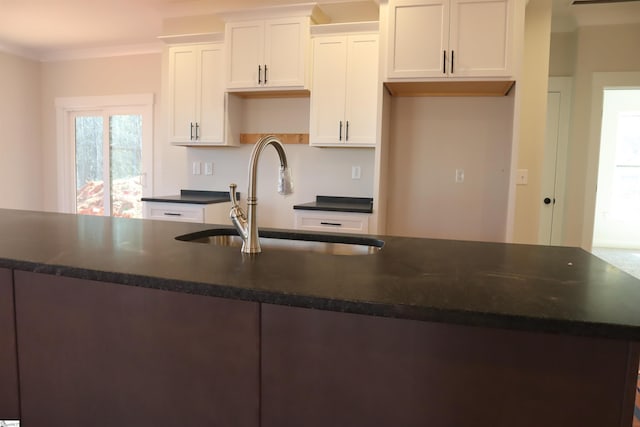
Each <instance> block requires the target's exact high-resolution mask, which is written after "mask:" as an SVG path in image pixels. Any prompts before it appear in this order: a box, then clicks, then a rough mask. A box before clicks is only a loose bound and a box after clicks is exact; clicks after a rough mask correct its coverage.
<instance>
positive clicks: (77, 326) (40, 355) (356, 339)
mask: <svg viewBox="0 0 640 427" xmlns="http://www.w3.org/2000/svg"><path fill="white" fill-rule="evenodd" d="M212 227H214V226H212V225H207V224H191V223H174V222H165V221H151V220H132V219H120V218H101V217H89V216H76V215H67V214H54V213H41V212H28V211H13V210H0V271H1V272H2V275H0V279H1V280H2V282H0V285H3V286H1V287H0V291H2V290H4V291H3V292H4V293H3V294H0V295H2V296H5V295H7V294H8V295H9V296H8V297H7V298H8V299H10V300H11V301H12V302H14V304H12V307H11V308H10V309H11V310H15V326H13V324H9V326H7V325H5V324H3V326H0V328H2V329H1V330H0V340H2V339H3V337H5V336H6V337H8V338H6V339H5V342H9V343H10V342H11V340H12V335H11V334H12V333H13V334H14V337H13V339H14V341H15V342H16V343H17V346H14V350H11V348H12V347H7V348H9V349H10V351H15V354H16V355H17V363H15V366H14V367H13V372H14V374H15V375H14V377H15V378H14V379H17V380H18V381H17V382H18V383H19V384H18V385H16V381H3V382H0V387H5V389H4V390H0V396H4V395H12V393H13V395H16V394H17V395H19V398H20V399H19V404H18V405H17V407H16V405H15V404H14V405H13V406H14V407H13V408H9V409H5V410H6V411H7V412H6V415H5V414H2V413H0V419H3V418H11V417H14V416H15V414H18V415H19V416H20V417H21V418H22V420H23V422H24V425H25V426H27V427H29V426H40V425H61V424H64V425H78V426H82V425H92V426H102V425H104V426H107V425H109V426H111V425H114V424H118V423H124V424H126V425H135V426H147V425H148V426H152V425H154V426H155V425H161V424H162V425H172V424H176V425H177V424H182V425H207V426H208V425H220V426H232V425H238V426H258V425H261V426H287V425H291V426H300V425H304V426H316V425H317V426H326V425H348V426H356V425H363V426H365V425H366V426H370V425H399V426H400V425H401V426H413V425H416V426H417V425H429V426H541V425H545V426H563V427H566V426H580V427H585V426H630V425H631V419H632V414H633V400H634V398H635V394H634V391H635V379H636V375H637V370H638V358H639V347H638V345H637V343H638V341H640V310H638V309H637V307H638V306H639V304H640V281H638V280H637V279H634V278H633V277H631V276H629V275H627V274H625V273H624V272H622V271H620V270H618V269H616V268H615V267H612V266H610V265H608V264H607V263H605V262H604V261H602V260H600V259H598V258H596V257H594V256H592V255H590V254H589V253H587V252H585V251H582V250H581V249H577V248H565V247H541V246H530V245H513V244H500V243H480V242H463V241H448V240H436V239H412V238H400V237H392V236H383V237H380V238H381V239H382V240H384V241H385V245H384V247H383V249H382V250H381V251H379V252H378V253H375V254H372V255H360V256H335V255H326V254H317V253H310V252H291V251H284V250H271V251H267V250H265V251H264V252H263V253H261V254H259V255H254V256H249V255H243V254H241V253H240V252H239V250H238V249H237V248H229V247H221V246H215V245H209V244H202V243H194V242H184V241H178V240H176V239H175V237H176V236H179V235H184V234H188V233H194V232H197V231H200V230H204V229H207V228H212ZM12 328H13V329H12ZM0 342H2V341H0ZM15 347H17V348H15ZM14 359H15V358H13V359H12V358H7V360H8V362H4V363H5V366H4V367H3V366H0V373H3V372H5V371H7V372H8V374H6V375H7V378H9V377H11V371H12V369H11V367H12V366H11V363H13V362H12V360H14ZM3 361H4V359H2V358H0V362H3ZM7 367H8V368H7ZM3 375H5V374H3ZM3 393H4V394H3ZM0 409H2V405H0ZM11 411H13V412H11Z"/></svg>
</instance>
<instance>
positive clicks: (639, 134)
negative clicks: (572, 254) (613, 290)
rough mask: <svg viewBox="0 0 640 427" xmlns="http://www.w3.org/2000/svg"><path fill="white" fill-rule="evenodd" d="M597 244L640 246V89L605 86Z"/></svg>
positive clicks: (595, 228)
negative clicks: (606, 87) (608, 87)
mask: <svg viewBox="0 0 640 427" xmlns="http://www.w3.org/2000/svg"><path fill="white" fill-rule="evenodd" d="M597 188H598V190H597V194H596V215H595V222H594V230H593V246H600V247H616V248H630V249H638V248H640V89H624V88H621V89H605V91H604V94H603V108H602V129H601V133H600V165H599V168H598V187H597Z"/></svg>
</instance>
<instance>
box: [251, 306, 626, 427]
mask: <svg viewBox="0 0 640 427" xmlns="http://www.w3.org/2000/svg"><path fill="white" fill-rule="evenodd" d="M633 360H636V361H637V349H636V348H635V345H634V344H633V343H629V342H624V341H614V340H608V339H599V338H586V337H584V338H583V337H572V336H562V335H550V334H542V333H534V332H523V331H509V330H500V329H488V328H481V327H469V326H457V325H451V324H440V323H429V322H418V321H413V320H400V319H387V318H380V317H371V316H362V315H355V314H347V313H336V312H328V311H321V310H306V309H300V308H292V307H283V306H276V305H266V304H263V306H262V393H261V394H262V411H261V412H262V427H286V426H305V427H315V426H318V427H320V426H403V427H411V426H427V425H428V426H433V427H448V426H474V427H484V426H486V427H512V426H519V427H540V426H553V427H555V426H562V427H603V426H611V427H614V426H615V427H619V426H625V427H628V426H630V425H631V413H630V412H629V409H630V408H632V407H633V404H632V403H631V404H630V402H629V399H633V396H634V384H633V382H630V381H629V380H628V379H629V378H635V374H634V372H633V370H634V369H636V370H637V364H636V365H634V366H631V365H630V363H628V361H633Z"/></svg>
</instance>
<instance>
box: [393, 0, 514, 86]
mask: <svg viewBox="0 0 640 427" xmlns="http://www.w3.org/2000/svg"><path fill="white" fill-rule="evenodd" d="M512 3H513V0H391V1H390V7H389V46H388V69H387V73H388V76H387V77H388V78H389V79H390V80H393V79H433V78H451V77H454V78H455V77H461V78H469V77H481V78H492V77H502V78H504V77H510V76H511V74H512V70H511V56H512V53H511V43H512V40H511V39H512V37H511V36H512V29H511V28H512V13H513V12H512V10H513V4H512Z"/></svg>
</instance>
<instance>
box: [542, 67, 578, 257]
mask: <svg viewBox="0 0 640 427" xmlns="http://www.w3.org/2000/svg"><path fill="white" fill-rule="evenodd" d="M571 85H572V79H571V78H570V77H551V78H549V89H548V95H547V127H546V133H545V145H544V160H543V167H542V191H541V195H540V225H539V228H538V243H540V244H544V245H562V244H563V233H562V227H563V222H564V193H565V177H566V164H567V146H568V143H569V120H570V111H571Z"/></svg>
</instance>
